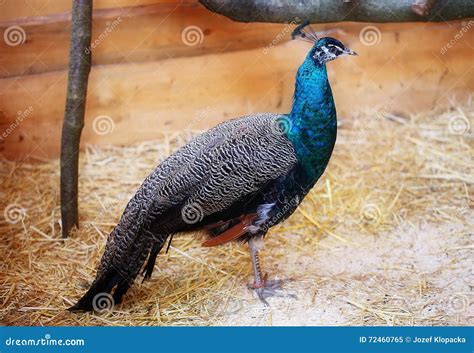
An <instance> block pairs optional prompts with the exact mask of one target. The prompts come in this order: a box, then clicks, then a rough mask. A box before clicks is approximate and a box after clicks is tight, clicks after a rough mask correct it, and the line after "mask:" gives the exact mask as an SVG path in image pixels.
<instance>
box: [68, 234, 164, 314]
mask: <svg viewBox="0 0 474 353" xmlns="http://www.w3.org/2000/svg"><path fill="white" fill-rule="evenodd" d="M166 238H167V237H154V239H153V240H151V239H149V238H148V237H144V236H143V234H142V236H141V237H137V238H135V242H133V243H132V244H129V245H128V246H127V247H126V248H121V247H116V246H114V245H113V243H114V242H113V241H112V242H108V244H107V246H106V249H105V253H104V255H103V257H102V260H101V265H100V266H99V271H98V273H97V278H96V279H95V280H94V282H93V283H92V285H91V287H90V288H89V290H88V291H87V292H86V294H84V296H83V297H82V298H81V299H79V301H78V302H77V303H76V304H75V305H73V306H72V307H71V308H69V309H68V310H69V311H101V310H103V308H102V306H101V305H100V300H101V298H107V300H108V301H109V302H111V305H112V306H113V305H117V304H119V303H121V301H122V297H123V295H124V294H125V293H126V292H127V290H128V289H129V288H130V286H131V285H132V283H133V281H134V280H135V278H136V277H137V275H138V274H139V272H140V269H141V268H142V266H143V264H144V262H145V260H146V259H147V257H148V263H147V265H146V266H145V278H147V279H148V278H149V277H150V276H151V273H152V271H153V267H154V265H155V261H156V257H157V255H158V253H159V252H160V250H161V249H162V248H163V245H164V243H165V241H166ZM152 244H153V246H152ZM110 252H113V256H110ZM114 259H119V261H113V260H114ZM110 260H112V261H110ZM112 291H113V293H112ZM108 305H109V304H108Z"/></svg>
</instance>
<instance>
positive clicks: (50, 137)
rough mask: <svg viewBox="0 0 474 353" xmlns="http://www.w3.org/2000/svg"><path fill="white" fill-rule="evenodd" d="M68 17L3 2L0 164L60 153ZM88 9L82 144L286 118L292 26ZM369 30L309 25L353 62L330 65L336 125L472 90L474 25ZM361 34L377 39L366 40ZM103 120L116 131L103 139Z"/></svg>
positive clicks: (157, 10)
mask: <svg viewBox="0 0 474 353" xmlns="http://www.w3.org/2000/svg"><path fill="white" fill-rule="evenodd" d="M69 7H70V1H65V0H58V1H50V2H45V1H40V0H28V1H26V0H25V1H13V0H6V1H3V2H0V32H1V33H2V37H3V38H0V153H1V154H2V155H3V156H5V157H6V158H9V159H18V160H19V159H25V158H31V157H39V158H50V157H56V156H57V155H58V152H59V140H60V138H59V137H60V130H61V121H62V118H63V109H64V102H65V88H66V84H67V60H68V57H67V56H68V50H69V42H68V38H69V19H70V13H69V11H70V8H69ZM94 8H95V10H94V22H93V32H94V33H93V40H94V41H96V43H97V45H96V46H95V48H93V50H92V52H93V68H92V71H91V76H90V81H89V93H88V102H87V110H86V126H85V129H84V132H83V142H84V143H94V144H110V143H112V144H121V145H126V144H130V143H133V142H138V141H143V140H146V139H153V138H156V137H157V136H158V135H159V134H160V133H161V132H163V131H176V130H181V129H185V128H191V129H204V128H207V127H210V126H213V125H214V124H216V123H218V122H220V121H222V120H225V119H229V118H232V117H237V116H240V115H243V114H247V113H252V112H261V111H272V112H286V111H288V109H289V107H290V104H291V95H292V91H293V82H294V75H295V72H296V69H297V67H298V65H299V64H300V63H301V61H302V60H303V58H304V56H305V54H306V52H307V50H308V49H309V44H308V43H304V42H297V41H296V42H295V41H290V40H289V39H290V35H289V32H290V30H291V27H290V26H288V25H284V24H281V25H280V24H244V23H235V22H232V21H230V20H228V19H226V18H224V17H222V16H219V15H215V14H213V13H210V12H208V11H207V10H205V9H204V8H202V7H201V6H200V5H199V4H197V3H196V2H195V1H191V0H187V1H180V2H178V1H165V0H162V1H158V0H155V1H151V0H120V1H117V0H114V1H112V0H102V1H95V2H94ZM369 25H370V24H354V23H344V24H335V25H324V26H318V27H317V28H318V30H324V29H332V30H336V31H335V32H334V33H333V34H332V35H333V36H335V37H337V38H339V39H340V40H342V41H343V42H344V43H346V45H348V46H349V47H351V48H352V49H354V50H356V51H357V52H358V53H359V56H358V57H347V58H342V59H340V60H337V61H335V62H331V63H329V64H328V67H329V74H330V80H331V83H332V87H333V91H334V95H335V99H336V104H337V108H338V112H339V115H340V116H342V117H346V118H348V117H351V116H354V115H355V114H356V112H358V111H360V110H366V109H369V110H380V109H383V110H388V111H394V112H398V113H410V112H417V111H420V110H425V109H430V108H432V107H433V106H435V105H437V104H446V102H447V100H448V99H451V98H453V97H456V98H457V99H458V100H461V99H465V98H466V97H467V96H468V95H469V94H471V93H472V92H473V91H474V66H473V65H474V64H473V63H474V62H473V60H472V54H473V52H472V48H474V21H473V22H472V23H471V22H469V21H459V22H452V23H449V24H444V23H437V24H386V25H379V24H377V25H376V28H370V27H367V26H369ZM12 26H17V27H19V28H20V29H21V30H22V31H23V32H24V38H23V39H24V41H23V42H22V43H21V44H19V45H16V46H13V45H11V42H10V45H9V43H7V42H8V41H7V40H6V39H5V33H6V32H7V31H9V30H11V28H12ZM17 27H15V28H17ZM107 28H108V29H109V30H107ZM463 28H464V30H463ZM466 29H467V30H466ZM186 30H191V31H192V30H196V31H197V32H195V33H197V34H198V37H197V43H196V45H190V44H189V41H187V40H183V37H182V36H183V34H184V33H186ZM199 31H200V32H202V37H199V35H200V33H199ZM377 32H379V33H380V35H378V33H377ZM461 32H462V36H461V37H460V36H459V33H461ZM364 33H369V34H370V33H371V34H374V35H375V36H373V37H370V36H368V37H367V38H365V39H363V35H364ZM21 34H22V33H21V32H20V35H21ZM374 38H375V39H374ZM2 39H3V40H2ZM192 39H193V38H192V37H191V38H190V40H191V41H192ZM194 39H196V38H194ZM364 42H365V44H364ZM448 43H451V44H450V48H448V47H446V45H447V44H448ZM367 44H371V45H367ZM443 48H444V49H443ZM102 116H107V117H109V118H107V119H106V122H105V123H106V124H109V123H111V125H110V126H112V127H113V129H112V127H110V128H109V129H108V130H107V131H105V132H107V133H105V134H104V133H103V132H104V131H103V130H100V128H101V127H103V126H101V125H99V123H100V122H101V119H102V118H101V117H102ZM98 117H99V118H98ZM94 121H95V122H96V124H95V129H94ZM102 122H103V121H102Z"/></svg>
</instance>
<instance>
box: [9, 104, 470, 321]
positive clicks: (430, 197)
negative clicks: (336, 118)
mask: <svg viewBox="0 0 474 353" xmlns="http://www.w3.org/2000/svg"><path fill="white" fill-rule="evenodd" d="M473 119H474V105H473V104H472V102H471V100H469V101H467V102H465V103H463V104H461V105H459V104H455V103H453V104H452V106H450V107H439V108H436V109H434V110H433V111H430V112H425V113H422V114H421V113H420V114H417V115H412V116H404V115H402V114H397V113H396V112H390V113H389V112H386V111H384V110H383V109H381V110H378V111H372V112H364V113H359V114H356V115H354V116H352V117H346V119H344V117H343V119H342V120H341V121H342V123H341V126H340V130H339V136H338V141H337V145H336V148H335V152H334V155H333V158H332V160H331V162H330V165H329V167H328V170H327V173H326V174H325V176H324V177H323V178H322V179H321V180H320V181H319V182H318V184H317V186H316V187H315V188H314V190H313V191H312V192H311V193H310V194H309V196H308V197H307V198H306V200H305V201H304V203H303V204H302V206H301V207H300V208H299V209H298V211H296V212H295V214H294V215H293V216H292V217H291V218H290V219H289V220H288V221H286V222H284V223H283V224H281V225H280V226H278V227H275V228H274V229H272V230H271V231H270V233H269V234H268V235H267V238H266V242H265V249H264V251H263V253H262V262H263V266H264V269H266V270H267V271H268V272H269V275H270V276H272V277H279V278H282V279H284V280H286V283H285V289H284V292H286V293H291V294H295V295H296V296H297V298H288V297H285V298H270V299H269V301H270V304H271V307H270V308H265V307H263V306H262V304H261V303H260V302H259V301H258V299H256V297H255V295H254V294H253V293H252V292H251V291H250V290H248V289H247V287H246V284H247V283H248V282H249V281H250V279H251V269H250V260H249V257H248V254H247V249H246V246H245V245H242V244H226V245H224V246H221V247H216V248H211V249H208V248H203V247H201V246H200V244H201V242H202V241H203V239H204V235H202V234H186V235H180V236H177V237H175V239H174V241H173V245H172V247H171V249H170V251H169V252H168V253H167V254H164V253H163V254H160V256H159V257H158V260H157V264H156V269H155V272H154V274H153V276H152V279H151V280H150V281H148V282H145V283H143V284H141V283H140V281H137V282H136V284H135V285H134V287H133V288H132V290H130V291H129V293H128V294H127V295H126V296H125V300H124V302H123V304H121V305H118V306H115V307H113V308H112V309H111V310H108V311H106V312H103V313H93V314H90V313H87V314H72V313H69V312H67V311H65V309H66V308H67V307H69V306H70V305H71V304H73V303H74V302H75V300H77V299H78V298H79V296H80V295H82V294H83V293H84V291H85V290H86V288H87V287H88V285H89V284H90V282H91V281H92V280H93V277H94V272H95V268H96V265H97V263H98V261H99V259H100V256H101V254H102V251H103V248H104V245H105V241H106V237H107V235H108V233H109V232H110V230H111V229H112V227H113V226H114V225H115V224H116V222H117V221H118V219H119V217H120V215H121V213H122V211H123V208H124V206H125V204H126V202H127V201H128V199H129V198H130V197H131V196H132V195H133V193H134V192H135V190H136V189H137V187H138V186H139V185H140V183H141V181H142V180H143V179H144V177H145V176H146V175H147V174H148V173H149V172H150V171H151V170H152V169H153V168H154V166H155V165H156V164H157V163H159V162H160V161H161V160H162V159H163V158H165V157H166V156H167V155H168V154H169V153H170V152H172V151H173V150H174V149H175V148H177V147H178V146H179V145H180V144H182V143H184V141H185V140H186V139H188V138H189V137H190V135H192V134H193V133H195V132H192V133H190V132H189V131H188V132H182V133H179V134H174V135H164V136H162V137H160V138H159V139H158V140H157V141H149V142H145V143H142V144H139V145H135V146H131V147H116V146H110V147H100V148H99V147H94V146H87V147H86V148H85V150H84V152H83V154H82V155H81V168H80V200H79V201H80V220H81V224H80V229H79V230H76V231H74V233H73V234H72V235H71V237H70V238H69V239H66V240H62V239H61V238H60V233H61V232H60V212H59V191H58V184H59V171H58V170H59V168H58V161H57V160H54V161H46V162H44V161H43V162H41V163H34V164H25V163H21V164H20V163H14V162H9V161H6V160H3V161H1V174H0V178H1V185H2V189H1V193H2V195H1V201H0V202H1V205H0V210H1V211H2V216H1V220H0V234H1V242H0V249H1V252H0V254H1V256H2V259H3V261H2V263H1V265H0V266H1V270H0V302H1V310H0V318H1V322H2V323H3V324H7V325H67V326H68V325H307V324H310V325H377V324H390V325H391V324H395V325H397V324H405V325H406V324H408V325H409V324H418V325H438V324H445V325H454V324H456V325H464V324H469V323H472V294H471V287H470V285H472V280H473V274H472V266H471V261H470V259H471V258H472V249H473V245H472V229H473V227H472V219H473V217H472V216H473V211H472V208H471V207H472V192H473V183H474V174H473V167H474V164H473V160H472V156H473V135H472V133H471V131H470V129H469V127H470V124H471V123H472V120H473Z"/></svg>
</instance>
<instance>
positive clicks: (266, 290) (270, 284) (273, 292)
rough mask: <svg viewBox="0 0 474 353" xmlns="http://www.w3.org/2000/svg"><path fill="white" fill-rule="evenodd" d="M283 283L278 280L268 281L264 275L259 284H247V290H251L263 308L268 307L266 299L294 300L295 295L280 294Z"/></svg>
mask: <svg viewBox="0 0 474 353" xmlns="http://www.w3.org/2000/svg"><path fill="white" fill-rule="evenodd" d="M282 284H283V281H282V280H280V279H275V280H269V279H267V274H265V276H264V278H263V281H261V283H255V282H254V283H252V284H249V286H248V287H249V289H253V290H254V291H255V292H256V293H257V295H258V298H259V299H260V301H261V302H262V303H263V304H264V305H265V306H270V304H268V302H267V298H270V297H278V298H292V299H296V295H294V294H288V293H281V290H282Z"/></svg>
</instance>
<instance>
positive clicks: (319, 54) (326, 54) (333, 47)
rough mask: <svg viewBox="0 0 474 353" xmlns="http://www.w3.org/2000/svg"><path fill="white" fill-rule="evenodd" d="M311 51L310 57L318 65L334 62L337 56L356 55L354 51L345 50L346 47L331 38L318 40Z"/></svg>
mask: <svg viewBox="0 0 474 353" xmlns="http://www.w3.org/2000/svg"><path fill="white" fill-rule="evenodd" d="M313 50H314V52H313V54H312V57H313V59H314V61H315V62H316V63H317V64H319V65H323V64H324V63H326V62H328V61H331V60H334V59H336V58H337V57H338V56H341V55H344V54H347V55H357V53H356V52H355V51H352V50H350V49H349V48H346V46H345V45H344V44H342V43H341V42H340V41H338V40H337V39H334V38H331V37H324V38H321V39H320V40H318V41H317V42H316V44H315V46H314V49H313Z"/></svg>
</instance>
